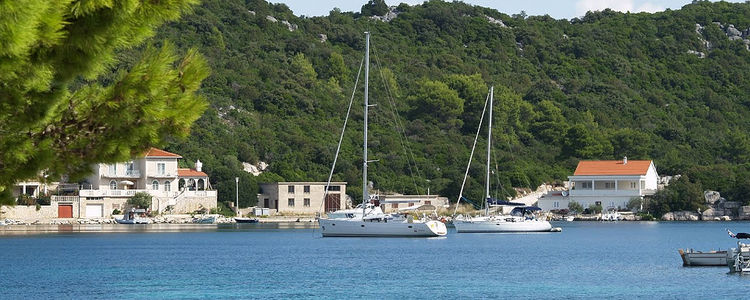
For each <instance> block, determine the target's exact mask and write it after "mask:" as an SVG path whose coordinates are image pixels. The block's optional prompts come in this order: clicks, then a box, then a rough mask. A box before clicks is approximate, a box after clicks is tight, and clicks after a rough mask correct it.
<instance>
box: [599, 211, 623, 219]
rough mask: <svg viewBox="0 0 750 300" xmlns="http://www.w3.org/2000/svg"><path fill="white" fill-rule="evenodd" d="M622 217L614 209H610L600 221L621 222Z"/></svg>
mask: <svg viewBox="0 0 750 300" xmlns="http://www.w3.org/2000/svg"><path fill="white" fill-rule="evenodd" d="M621 220H622V215H621V214H620V212H618V211H617V210H616V209H610V210H609V211H607V212H606V213H603V214H602V221H611V222H615V221H621Z"/></svg>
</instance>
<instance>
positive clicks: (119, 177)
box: [59, 148, 217, 218]
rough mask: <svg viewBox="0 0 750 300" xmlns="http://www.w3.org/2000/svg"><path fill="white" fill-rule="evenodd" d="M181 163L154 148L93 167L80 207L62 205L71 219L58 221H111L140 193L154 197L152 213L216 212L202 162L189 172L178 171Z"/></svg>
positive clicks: (213, 195)
mask: <svg viewBox="0 0 750 300" xmlns="http://www.w3.org/2000/svg"><path fill="white" fill-rule="evenodd" d="M179 159H182V156H180V155H179V154H175V153H171V152H167V151H164V150H161V149H157V148H151V149H149V150H148V151H147V152H146V153H145V154H144V155H143V156H141V157H135V158H133V159H131V160H129V161H125V162H121V163H113V164H97V165H94V167H93V173H92V174H91V176H89V177H88V178H87V179H86V182H85V183H84V184H83V185H82V187H81V190H80V191H79V196H80V199H79V203H63V204H59V205H71V206H72V209H69V210H67V209H66V210H65V212H64V214H66V215H68V214H72V216H59V217H81V218H98V217H109V216H111V215H112V212H113V211H114V210H120V211H122V210H124V209H125V208H126V207H125V206H126V205H125V203H126V202H127V200H128V198H130V197H132V196H133V195H135V193H138V192H146V193H149V194H151V196H152V197H153V198H152V203H151V207H150V209H151V210H152V211H158V212H160V213H162V212H171V213H192V212H194V211H196V210H202V209H205V210H210V209H212V208H216V206H217V193H216V191H215V190H213V189H212V188H211V183H210V181H209V178H208V175H207V174H206V173H205V172H203V171H202V170H201V168H202V165H203V164H202V163H201V162H200V160H198V161H197V162H196V163H195V169H187V168H178V163H177V162H178V160H179ZM71 202H74V201H71ZM68 211H70V212H68Z"/></svg>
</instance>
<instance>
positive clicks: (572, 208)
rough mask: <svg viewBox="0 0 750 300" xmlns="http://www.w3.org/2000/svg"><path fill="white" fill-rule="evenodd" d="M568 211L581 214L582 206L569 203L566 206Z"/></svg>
mask: <svg viewBox="0 0 750 300" xmlns="http://www.w3.org/2000/svg"><path fill="white" fill-rule="evenodd" d="M568 209H570V211H574V212H583V205H581V204H580V203H578V202H575V201H570V203H569V204H568Z"/></svg>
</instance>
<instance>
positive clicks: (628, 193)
mask: <svg viewBox="0 0 750 300" xmlns="http://www.w3.org/2000/svg"><path fill="white" fill-rule="evenodd" d="M655 192H656V190H591V189H573V190H570V195H571V196H633V197H638V196H643V195H653V194H654V193H655Z"/></svg>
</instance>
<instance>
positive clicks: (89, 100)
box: [0, 0, 208, 203]
mask: <svg viewBox="0 0 750 300" xmlns="http://www.w3.org/2000/svg"><path fill="white" fill-rule="evenodd" d="M194 4H196V0H173V1H136V0H124V1H103V0H90V1H83V0H71V1H48V0H34V1H3V2H0V28H2V29H0V196H3V197H7V196H8V195H9V193H7V192H3V191H4V190H7V188H8V187H10V186H12V185H13V184H14V183H16V182H17V181H19V180H28V179H37V177H42V176H40V175H41V174H40V173H41V172H44V173H45V174H44V175H45V176H43V177H42V178H39V179H38V180H49V181H55V180H58V179H60V178H61V177H62V176H63V175H67V176H68V177H69V178H71V179H73V180H75V179H78V178H80V177H82V176H83V175H86V174H87V173H88V172H90V165H91V164H92V163H99V162H105V163H106V162H116V161H124V160H126V159H129V158H130V157H132V156H135V155H139V154H142V153H143V152H144V150H146V149H147V148H148V147H150V146H154V145H161V144H165V143H166V142H167V140H168V139H169V140H172V139H173V138H174V137H185V136H186V135H187V134H188V132H189V129H190V125H191V124H192V123H193V121H195V120H196V119H198V118H199V117H200V115H201V114H202V113H203V111H204V110H205V108H206V106H207V102H206V101H205V100H204V99H203V98H202V97H200V96H199V95H197V93H196V91H197V90H198V88H199V87H200V85H201V81H202V80H203V79H204V78H206V77H207V76H208V68H207V65H206V64H207V62H206V61H205V60H204V59H203V57H202V56H201V55H199V54H198V52H197V51H195V50H194V49H191V48H190V47H181V50H180V51H176V50H175V47H174V46H173V45H172V44H171V43H167V42H163V43H161V45H159V46H157V47H153V46H150V47H145V49H140V50H141V51H138V53H137V54H134V55H132V56H128V57H125V58H124V60H125V62H123V64H127V66H120V65H118V63H120V62H122V61H123V59H120V58H119V57H117V53H118V51H124V50H127V49H132V48H134V47H138V46H139V45H141V44H143V43H144V41H145V40H146V39H147V38H149V37H151V36H153V35H154V30H155V28H156V27H158V26H159V25H161V24H163V23H165V22H168V21H173V20H176V19H177V18H178V17H179V16H180V15H181V14H182V13H184V12H188V11H190V9H191V7H192V6H193V5H194ZM180 46H182V45H180ZM176 53H184V57H183V58H180V57H179V56H178V55H177V54H176ZM6 199H7V198H6ZM5 202H7V200H5V201H3V203H5Z"/></svg>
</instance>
